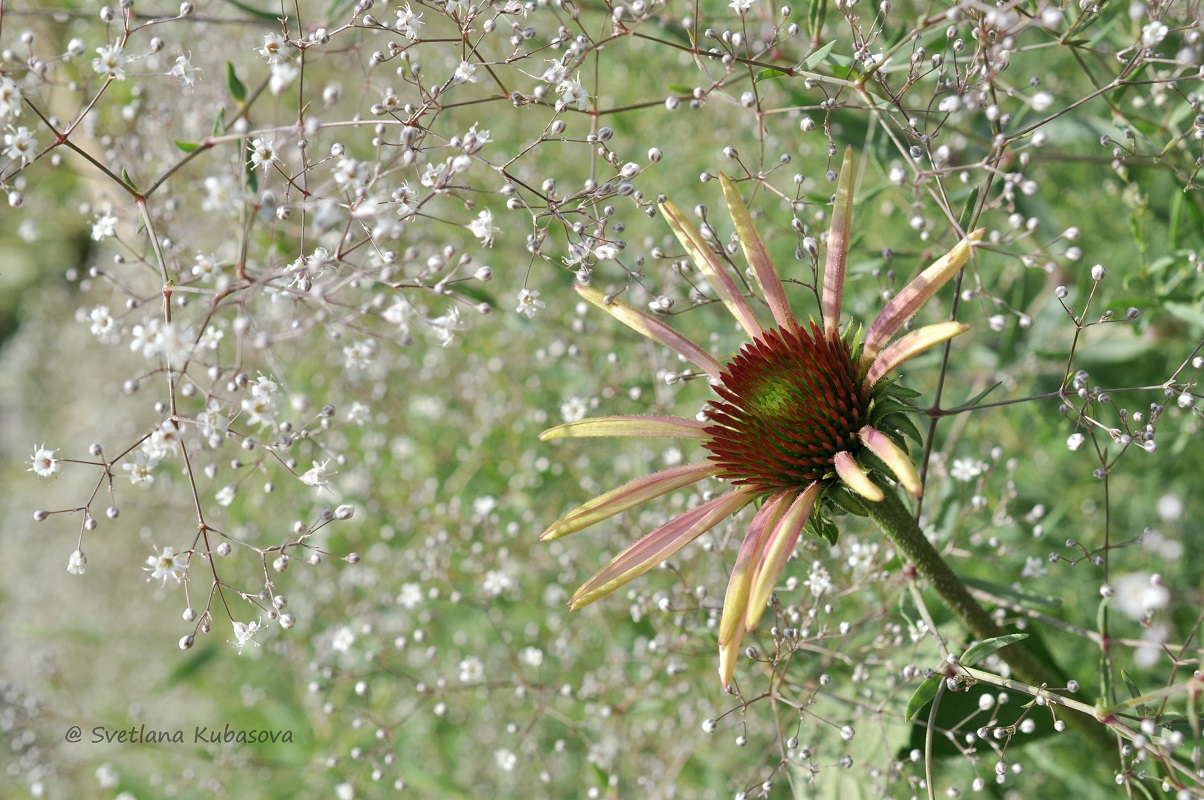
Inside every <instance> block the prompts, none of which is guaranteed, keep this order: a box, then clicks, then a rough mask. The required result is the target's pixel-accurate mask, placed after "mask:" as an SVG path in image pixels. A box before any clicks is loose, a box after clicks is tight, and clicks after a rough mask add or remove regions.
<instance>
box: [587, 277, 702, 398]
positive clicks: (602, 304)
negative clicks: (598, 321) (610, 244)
mask: <svg viewBox="0 0 1204 800" xmlns="http://www.w3.org/2000/svg"><path fill="white" fill-rule="evenodd" d="M576 288H577V294H579V295H581V296H582V297H584V298H585V299H586V300H588V301H589V302H591V303H593V304H594V305H596V306H597V307H598V308H600V309H602V310H603V311H605V312H607V313H608V314H610V315H611V316H612V317H614V318H615V319H617V320H618V321H619V322H622V323H623V324H624V325H626V326H627V327H629V328H631V329H633V330H635V331H638V332H640V333H642V334H644V335H645V336H647V337H648V338H649V339H651V340H652V341H654V342H659V343H660V344H663V345H664V346H665V347H668V348H669V349H670V350H672V351H673V352H675V353H677V354H678V355H679V356H681V357H682V358H684V359H686V360H687V361H690V362H692V363H693V364H694V365H695V366H696V367H698V368H699V369H701V370H702V371H703V372H705V373H706V374H707V375H710V376H711V377H712V378H714V379H715V380H719V377H720V376H721V375H722V374H723V367H722V366H721V365H720V364H719V362H718V361H716V360H715V359H713V358H711V356H710V354H709V353H707V351H705V350H703V349H702V348H701V347H699V346H698V345H696V344H694V343H693V342H691V341H690V340H689V339H688V338H686V337H685V336H682V335H681V334H680V333H678V332H677V331H675V330H673V329H672V328H670V327H669V326H668V325H666V324H665V323H663V322H661V321H660V320H659V319H656V318H655V317H653V316H651V315H649V314H645V313H644V312H643V311H640V310H639V309H637V308H633V307H632V306H629V305H627V304H626V303H623V302H620V301H618V300H611V301H610V302H609V303H607V302H606V295H604V294H602V293H601V292H599V291H598V290H597V289H591V288H589V287H588V286H582V285H580V284H577V287H576Z"/></svg>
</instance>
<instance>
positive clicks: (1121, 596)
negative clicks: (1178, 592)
mask: <svg viewBox="0 0 1204 800" xmlns="http://www.w3.org/2000/svg"><path fill="white" fill-rule="evenodd" d="M1112 589H1113V594H1112V605H1113V606H1115V607H1116V610H1117V611H1119V612H1120V613H1122V614H1124V615H1125V616H1126V617H1128V618H1129V619H1134V620H1138V621H1141V620H1143V619H1145V618H1146V617H1148V616H1149V615H1150V614H1151V613H1153V612H1154V611H1158V610H1160V609H1163V608H1166V607H1167V604H1169V603H1170V599H1171V593H1170V591H1169V590H1168V589H1167V588H1166V587H1165V586H1163V585H1162V578H1161V577H1160V576H1158V575H1151V574H1150V573H1148V572H1133V573H1130V574H1128V575H1120V576H1117V577H1116V578H1115V579H1114V580H1113V581H1112Z"/></svg>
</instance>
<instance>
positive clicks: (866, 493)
mask: <svg viewBox="0 0 1204 800" xmlns="http://www.w3.org/2000/svg"><path fill="white" fill-rule="evenodd" d="M833 463H834V464H835V466H836V474H837V475H839V476H840V479H841V480H842V481H844V484H845V486H848V487H849V488H850V489H852V490H853V491H854V492H856V493H857V494H859V495H861V496H862V497H864V498H865V499H866V500H872V501H874V502H875V503H877V502H879V501H881V500H882V498H884V497H886V495H884V494H882V490H881V489H879V488H878V486H877V485H876V484H875V483H874V482H873V481H871V480H870V476H869V475H867V474H866V473H865V470H863V469H862V468H861V467H860V466H859V465H858V464H857V462H856V461H855V460H853V456H852V455H850V454H849V453H848V452H846V451H844V450H842V451H841V452H839V453H837V454H836V458H835V459H833Z"/></svg>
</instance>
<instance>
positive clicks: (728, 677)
mask: <svg viewBox="0 0 1204 800" xmlns="http://www.w3.org/2000/svg"><path fill="white" fill-rule="evenodd" d="M743 638H744V629H743V628H736V635H735V636H733V637H732V640H731V641H730V642H728V643H727V644H721V645H719V685H720V686H722V687H723V688H724V689H726V688H727V687H728V686H731V684H732V675H733V674H734V673H735V671H736V659H737V658H739V657H740V640H741V639H743Z"/></svg>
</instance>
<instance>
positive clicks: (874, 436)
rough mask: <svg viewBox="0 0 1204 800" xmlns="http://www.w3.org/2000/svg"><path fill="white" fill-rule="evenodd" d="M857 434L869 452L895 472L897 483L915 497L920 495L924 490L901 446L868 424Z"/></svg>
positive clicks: (914, 468)
mask: <svg viewBox="0 0 1204 800" xmlns="http://www.w3.org/2000/svg"><path fill="white" fill-rule="evenodd" d="M857 436H858V438H860V439H861V442H862V443H863V444H864V445H865V446H866V448H867V449H868V450H869V451H870V452H871V453H873V454H874V455H876V456H878V458H880V459H882V462H883V463H884V464H886V466H888V467H890V471H891V472H893V473H894V474H895V478H896V479H898V481H899V483H901V484H903V488H904V489H906V490H907V491H909V492H911V493H912V494H913V495H915V496H916V497H919V496H920V494H921V493H922V492H923V490H924V487H923V486H922V485H921V484H920V476H919V474H918V473H917V472H916V467H915V465H914V464H912V463H911V459H910V458H908V457H907V453H905V452H904V451H903V448H902V447H899V445H897V444H895V443H894V442H893V441H891V438H890V437H889V436H887V435H886V434H885V433H883V432H882V431H880V430H877V429H875V428H873V427H871V426H869V425H866V426H865V427H864V428H862V429H861V430H859V431H858V432H857Z"/></svg>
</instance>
